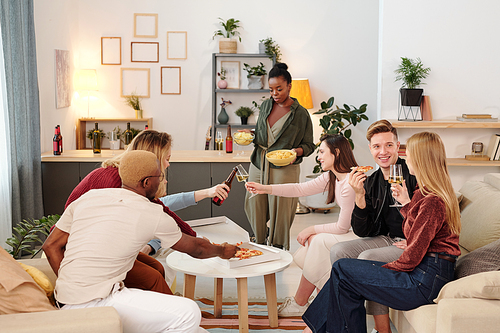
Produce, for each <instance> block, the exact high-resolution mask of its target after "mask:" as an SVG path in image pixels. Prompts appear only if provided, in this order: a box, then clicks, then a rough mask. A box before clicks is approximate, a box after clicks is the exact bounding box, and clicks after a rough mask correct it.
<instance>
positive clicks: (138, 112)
mask: <svg viewBox="0 0 500 333" xmlns="http://www.w3.org/2000/svg"><path fill="white" fill-rule="evenodd" d="M135 119H142V110H135Z"/></svg>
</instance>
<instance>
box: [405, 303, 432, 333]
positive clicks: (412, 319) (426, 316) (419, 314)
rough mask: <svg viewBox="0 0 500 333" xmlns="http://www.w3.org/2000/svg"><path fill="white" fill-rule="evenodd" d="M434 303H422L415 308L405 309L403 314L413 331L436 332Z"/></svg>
mask: <svg viewBox="0 0 500 333" xmlns="http://www.w3.org/2000/svg"><path fill="white" fill-rule="evenodd" d="M436 312H437V305H436V304H428V305H422V306H421V307H418V308H416V309H413V310H410V311H405V312H404V316H405V317H406V320H408V322H409V323H410V325H411V326H412V328H413V329H414V330H415V332H425V333H433V332H436V320H437V318H436Z"/></svg>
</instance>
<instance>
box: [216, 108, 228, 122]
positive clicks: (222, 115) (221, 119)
mask: <svg viewBox="0 0 500 333" xmlns="http://www.w3.org/2000/svg"><path fill="white" fill-rule="evenodd" d="M217 120H218V121H219V124H221V125H224V124H227V122H228V120H229V116H228V115H227V112H226V109H225V108H221V109H220V113H219V115H218V116H217Z"/></svg>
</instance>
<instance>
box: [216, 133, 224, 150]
mask: <svg viewBox="0 0 500 333" xmlns="http://www.w3.org/2000/svg"><path fill="white" fill-rule="evenodd" d="M223 145H224V139H223V138H222V132H221V131H217V133H216V134H215V148H216V150H218V151H219V155H222V150H223Z"/></svg>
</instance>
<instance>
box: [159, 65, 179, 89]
mask: <svg viewBox="0 0 500 333" xmlns="http://www.w3.org/2000/svg"><path fill="white" fill-rule="evenodd" d="M161 94H162V95H180V94H181V67H180V66H165V67H161Z"/></svg>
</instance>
